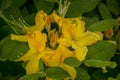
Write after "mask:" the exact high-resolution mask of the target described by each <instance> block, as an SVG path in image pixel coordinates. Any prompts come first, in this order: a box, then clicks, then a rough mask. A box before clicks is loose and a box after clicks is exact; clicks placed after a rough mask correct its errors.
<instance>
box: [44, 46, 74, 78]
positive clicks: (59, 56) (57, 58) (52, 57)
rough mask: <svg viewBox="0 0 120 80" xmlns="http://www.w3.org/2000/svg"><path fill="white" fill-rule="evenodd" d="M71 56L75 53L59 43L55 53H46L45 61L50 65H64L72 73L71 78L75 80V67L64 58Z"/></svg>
mask: <svg viewBox="0 0 120 80" xmlns="http://www.w3.org/2000/svg"><path fill="white" fill-rule="evenodd" d="M70 56H73V53H72V52H71V51H70V50H69V49H67V48H66V47H64V46H61V45H59V46H58V48H57V49H56V50H55V52H54V53H52V54H46V55H44V57H43V61H44V62H45V64H46V65H47V66H49V67H52V66H59V67H62V68H63V69H64V70H66V71H67V72H68V73H69V74H70V75H71V79H73V80H74V79H75V77H76V70H75V68H74V67H71V66H68V65H66V64H64V63H63V61H64V59H65V58H66V57H70Z"/></svg>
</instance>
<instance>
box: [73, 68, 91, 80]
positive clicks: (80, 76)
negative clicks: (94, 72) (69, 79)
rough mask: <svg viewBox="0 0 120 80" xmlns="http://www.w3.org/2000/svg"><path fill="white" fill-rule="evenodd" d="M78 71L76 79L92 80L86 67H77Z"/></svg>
mask: <svg viewBox="0 0 120 80" xmlns="http://www.w3.org/2000/svg"><path fill="white" fill-rule="evenodd" d="M76 71H77V77H76V79H75V80H91V78H90V76H89V74H88V73H87V71H86V70H85V69H83V68H81V67H77V68H76Z"/></svg>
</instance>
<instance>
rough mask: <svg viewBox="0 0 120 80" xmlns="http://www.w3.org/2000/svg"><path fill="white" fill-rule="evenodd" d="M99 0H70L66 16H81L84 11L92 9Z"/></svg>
mask: <svg viewBox="0 0 120 80" xmlns="http://www.w3.org/2000/svg"><path fill="white" fill-rule="evenodd" d="M99 1H100V0H71V4H70V7H69V9H68V11H67V14H66V17H77V16H81V15H82V14H83V13H85V12H90V11H92V10H93V9H94V8H95V7H96V6H97V4H98V3H99Z"/></svg>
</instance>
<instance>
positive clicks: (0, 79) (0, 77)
mask: <svg viewBox="0 0 120 80" xmlns="http://www.w3.org/2000/svg"><path fill="white" fill-rule="evenodd" d="M0 80H3V76H2V74H1V72H0Z"/></svg>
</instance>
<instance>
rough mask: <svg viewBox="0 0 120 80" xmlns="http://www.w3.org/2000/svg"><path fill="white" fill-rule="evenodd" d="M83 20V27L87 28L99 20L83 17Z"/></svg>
mask: <svg viewBox="0 0 120 80" xmlns="http://www.w3.org/2000/svg"><path fill="white" fill-rule="evenodd" d="M83 20H84V21H85V27H86V28H88V27H89V25H91V24H93V23H95V22H97V21H99V18H98V17H91V18H87V17H83Z"/></svg>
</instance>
